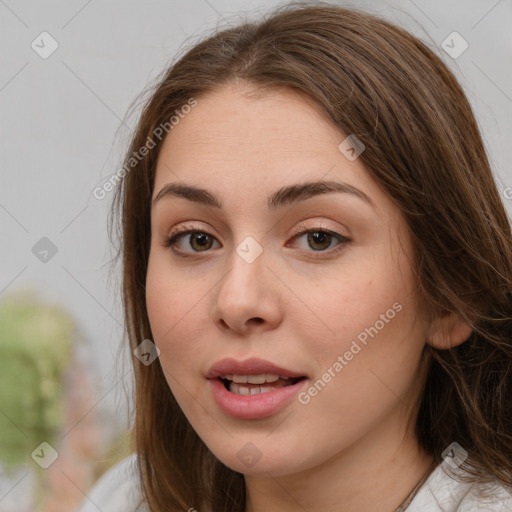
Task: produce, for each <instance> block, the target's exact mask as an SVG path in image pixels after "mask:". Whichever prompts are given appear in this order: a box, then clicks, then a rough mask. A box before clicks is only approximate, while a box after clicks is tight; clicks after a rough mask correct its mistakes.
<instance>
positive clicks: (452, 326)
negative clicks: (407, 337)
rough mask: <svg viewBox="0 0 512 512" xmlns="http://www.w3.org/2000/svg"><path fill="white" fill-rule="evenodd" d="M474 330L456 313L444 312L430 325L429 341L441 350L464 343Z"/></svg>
mask: <svg viewBox="0 0 512 512" xmlns="http://www.w3.org/2000/svg"><path fill="white" fill-rule="evenodd" d="M472 332H473V329H471V327H470V326H469V325H468V323H467V322H465V321H464V320H462V318H461V317H460V316H459V315H457V314H456V313H452V312H448V313H443V314H441V315H440V316H438V317H436V318H435V319H434V320H433V321H432V323H431V324H430V326H429V329H428V332H427V343H428V344H429V345H431V346H432V347H433V348H437V349H439V350H448V349H450V348H453V347H457V346H458V345H461V344H462V343H464V342H465V341H466V340H467V339H468V338H469V337H470V335H471V333H472Z"/></svg>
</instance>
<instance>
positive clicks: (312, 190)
mask: <svg viewBox="0 0 512 512" xmlns="http://www.w3.org/2000/svg"><path fill="white" fill-rule="evenodd" d="M334 192H338V193H343V194H350V195H353V196H355V197H358V198H359V199H362V200H363V201H365V202H366V203H368V204H369V205H370V206H372V207H373V208H375V203H374V202H373V201H372V200H371V199H370V197H369V196H368V195H367V194H365V193H364V192H363V191H362V190H359V189H358V188H356V187H354V186H352V185H349V184H348V183H343V182H338V181H324V180H320V181H311V182H307V183H297V184H294V185H287V186H285V187H282V188H280V189H278V190H277V191H276V192H274V193H273V194H272V195H270V196H269V197H268V199H267V205H268V207H269V209H277V208H281V207H283V206H287V205H291V204H294V203H298V202H299V201H305V200H306V199H310V198H312V197H315V196H319V195H323V194H330V193H334ZM168 197H182V198H184V199H188V200H189V201H193V202H195V203H200V204H203V205H205V206H208V207H211V208H219V209H222V202H221V201H220V200H219V198H217V197H216V196H215V195H214V194H213V193H212V192H209V191H208V190H206V189H204V188H199V187H194V186H192V185H184V184H181V183H168V184H167V185H165V186H164V187H162V188H161V189H160V191H159V192H158V194H157V195H156V197H155V198H154V199H153V202H152V207H154V206H155V205H156V203H158V202H159V201H161V200H162V199H163V198H168Z"/></svg>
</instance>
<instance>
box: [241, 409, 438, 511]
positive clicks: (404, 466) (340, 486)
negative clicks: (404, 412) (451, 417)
mask: <svg viewBox="0 0 512 512" xmlns="http://www.w3.org/2000/svg"><path fill="white" fill-rule="evenodd" d="M410 423H411V424H413V423H414V422H410ZM403 424H404V422H403V418H399V414H396V415H394V417H393V415H392V416H391V417H388V419H387V420H386V422H384V423H381V424H380V425H379V426H378V428H375V429H373V430H371V431H370V432H368V433H367V434H366V435H364V436H363V437H361V438H360V439H359V440H358V441H357V442H356V443H355V444H353V445H352V446H350V447H349V448H347V449H345V450H341V452H339V453H337V454H336V455H334V456H333V457H331V458H330V459H328V460H326V461H324V462H322V463H321V464H319V465H316V466H314V467H312V468H311V469H309V470H307V471H303V472H301V473H293V474H289V475H286V476H279V477H273V476H271V475H268V476H261V475H258V476H251V475H246V476H245V483H246V491H247V493H246V495H247V500H246V501H247V506H246V512H265V511H268V510H279V511H280V512H292V511H293V512H296V511H297V510H307V511H308V512H320V511H321V512H339V511H340V510H343V512H393V511H394V510H395V509H396V508H397V507H398V506H399V505H400V504H401V503H402V502H403V501H404V500H405V499H406V498H407V496H408V495H409V493H410V492H411V491H412V490H413V489H414V487H415V486H416V484H417V483H418V482H419V481H420V480H421V478H422V477H423V475H424V474H425V472H426V471H427V470H428V468H429V467H430V465H431V464H432V460H433V457H432V456H431V455H429V454H427V453H425V452H424V451H422V450H421V449H420V448H419V445H418V443H417V440H416V438H415V436H414V431H413V426H412V427H411V428H410V429H409V430H408V431H407V432H405V433H404V427H403ZM404 434H405V435H404Z"/></svg>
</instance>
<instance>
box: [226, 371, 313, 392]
mask: <svg viewBox="0 0 512 512" xmlns="http://www.w3.org/2000/svg"><path fill="white" fill-rule="evenodd" d="M305 378H306V377H284V376H281V375H275V374H269V373H266V374H259V375H232V374H226V375H222V376H220V377H218V379H219V380H220V381H221V382H222V383H223V384H224V387H225V388H226V389H227V390H228V391H229V392H231V393H234V394H236V395H260V394H262V393H269V392H271V391H274V390H275V389H279V388H284V387H287V386H293V385H294V384H296V383H297V382H299V381H301V380H304V379H305Z"/></svg>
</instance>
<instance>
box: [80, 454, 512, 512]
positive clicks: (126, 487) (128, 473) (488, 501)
mask: <svg viewBox="0 0 512 512" xmlns="http://www.w3.org/2000/svg"><path fill="white" fill-rule="evenodd" d="M136 464H137V458H136V455H135V454H132V455H130V456H129V457H127V458H126V459H124V460H122V461H121V462H120V463H119V464H117V465H116V466H114V467H113V468H111V469H110V470H109V471H107V472H106V473H105V474H104V475H103V476H102V477H101V478H100V480H99V481H98V482H97V483H96V485H95V486H94V487H93V489H92V490H91V491H90V492H89V493H87V496H88V497H87V498H86V499H85V500H84V502H83V503H82V505H81V507H80V508H79V509H78V510H77V512H98V509H99V510H101V511H102V512H148V509H147V507H146V506H144V505H142V506H140V507H139V508H137V505H138V503H139V502H140V501H141V493H140V486H139V481H138V475H137V467H136ZM444 467H445V466H444V462H443V463H442V464H440V465H439V466H437V467H436V469H434V471H433V472H432V473H431V474H430V476H429V477H428V479H427V480H426V482H425V483H424V484H423V486H422V487H421V488H420V489H419V491H418V493H417V494H416V496H415V497H414V499H413V500H412V502H411V503H410V505H409V506H408V507H407V509H406V512H512V489H510V490H508V489H507V488H506V487H504V486H503V485H501V484H499V483H497V482H496V483H495V484H492V485H491V484H485V485H484V484H469V483H461V482H459V481H457V480H454V479H453V478H451V476H450V475H449V474H448V473H447V472H446V471H445V470H444ZM479 490H480V491H485V492H486V494H488V495H489V496H488V497H487V498H486V497H481V496H479V495H478V491H479Z"/></svg>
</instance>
